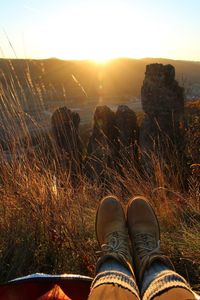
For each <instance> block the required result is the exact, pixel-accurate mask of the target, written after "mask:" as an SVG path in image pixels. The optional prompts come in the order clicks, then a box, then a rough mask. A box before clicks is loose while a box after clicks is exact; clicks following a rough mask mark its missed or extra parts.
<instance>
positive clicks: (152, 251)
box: [127, 197, 196, 300]
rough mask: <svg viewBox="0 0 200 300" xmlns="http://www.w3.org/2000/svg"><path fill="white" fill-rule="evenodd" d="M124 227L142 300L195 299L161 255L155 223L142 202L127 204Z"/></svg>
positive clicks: (135, 199) (170, 264) (167, 260)
mask: <svg viewBox="0 0 200 300" xmlns="http://www.w3.org/2000/svg"><path fill="white" fill-rule="evenodd" d="M127 223H128V229H129V233H130V238H131V242H132V246H133V257H134V264H135V271H136V273H137V276H138V281H139V283H140V292H141V297H142V299H143V300H152V299H154V300H158V299H162V300H166V299H170V300H175V299H182V300H186V299H187V300H188V299H196V298H195V295H194V293H193V292H192V290H191V288H190V286H189V284H188V283H187V282H186V280H185V279H184V278H183V277H182V276H180V275H179V274H177V273H176V272H175V271H174V267H173V265H172V263H171V261H170V259H169V258H168V257H166V256H165V255H163V254H162V253H161V251H160V229H159V224H158V220H157V217H156V215H155V213H154V211H153V208H152V207H151V205H150V204H149V203H148V201H147V200H146V199H145V198H142V197H136V198H134V199H133V200H131V201H130V202H129V204H128V209H127Z"/></svg>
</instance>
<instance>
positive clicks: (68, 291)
mask: <svg viewBox="0 0 200 300" xmlns="http://www.w3.org/2000/svg"><path fill="white" fill-rule="evenodd" d="M90 285H91V281H88V280H79V279H71V280H60V281H55V282H48V281H47V282H44V281H41V282H34V281H32V282H30V281H22V282H14V283H9V284H4V285H0V300H46V299H48V300H50V299H56V300H61V299H63V300H67V299H71V300H87V298H88V295H89V293H90ZM55 291H59V294H60V295H61V296H63V293H64V296H65V298H59V297H57V298H55V297H54V298H48V297H50V296H52V295H53V292H54V294H55ZM59 294H58V295H59ZM49 295H50V296H49ZM61 296H60V297H61ZM64 296H63V297H64ZM42 297H46V298H42ZM66 297H68V298H66Z"/></svg>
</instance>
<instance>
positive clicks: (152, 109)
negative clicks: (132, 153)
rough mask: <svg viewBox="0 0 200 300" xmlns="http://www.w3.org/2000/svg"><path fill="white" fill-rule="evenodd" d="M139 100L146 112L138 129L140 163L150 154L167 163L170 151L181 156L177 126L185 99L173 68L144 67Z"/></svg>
mask: <svg viewBox="0 0 200 300" xmlns="http://www.w3.org/2000/svg"><path fill="white" fill-rule="evenodd" d="M141 100H142V106H143V110H144V112H145V117H144V121H143V123H142V125H141V128H140V146H141V148H142V151H143V162H144V161H150V156H151V153H152V152H153V153H155V154H156V155H157V156H159V157H160V158H161V157H162V159H164V160H165V161H169V159H170V156H172V152H173V153H175V152H176V154H178V155H180V153H181V152H182V150H183V136H182V133H181V129H180V123H181V118H182V115H183V112H184V96H183V88H181V87H180V86H179V85H178V82H177V81H176V80H175V69H174V67H173V66H171V65H162V64H151V65H148V66H147V67H146V73H145V79H144V82H143V86H142V89H141ZM144 153H145V155H144ZM147 165H148V163H147Z"/></svg>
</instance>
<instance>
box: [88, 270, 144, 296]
mask: <svg viewBox="0 0 200 300" xmlns="http://www.w3.org/2000/svg"><path fill="white" fill-rule="evenodd" d="M102 284H113V285H118V286H121V287H123V288H125V289H128V290H129V291H130V292H132V293H133V294H134V295H135V296H136V297H138V299H140V297H139V291H138V287H137V285H136V282H135V280H134V278H133V277H131V276H128V275H127V274H124V273H122V272H118V271H114V270H113V271H105V272H101V273H98V274H97V275H96V277H95V278H94V280H93V282H92V285H91V291H92V290H93V289H95V288H96V287H98V286H100V285H102Z"/></svg>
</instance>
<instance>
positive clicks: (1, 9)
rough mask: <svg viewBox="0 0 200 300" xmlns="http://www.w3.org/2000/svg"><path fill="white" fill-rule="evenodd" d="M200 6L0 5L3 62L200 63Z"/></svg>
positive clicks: (19, 0)
mask: <svg viewBox="0 0 200 300" xmlns="http://www.w3.org/2000/svg"><path fill="white" fill-rule="evenodd" d="M199 15H200V1H199V0H71V1H69V0H54V1H53V0H12V1H11V0H0V57H2V58H13V57H17V58H50V57H57V58H61V59H91V60H97V61H103V60H107V59H111V58H116V57H130V58H143V57H159V58H161V57H162V58H172V59H180V60H194V61H200V16H199Z"/></svg>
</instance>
